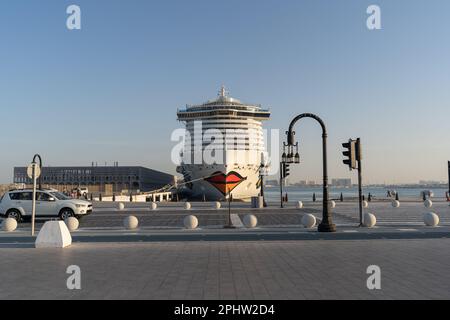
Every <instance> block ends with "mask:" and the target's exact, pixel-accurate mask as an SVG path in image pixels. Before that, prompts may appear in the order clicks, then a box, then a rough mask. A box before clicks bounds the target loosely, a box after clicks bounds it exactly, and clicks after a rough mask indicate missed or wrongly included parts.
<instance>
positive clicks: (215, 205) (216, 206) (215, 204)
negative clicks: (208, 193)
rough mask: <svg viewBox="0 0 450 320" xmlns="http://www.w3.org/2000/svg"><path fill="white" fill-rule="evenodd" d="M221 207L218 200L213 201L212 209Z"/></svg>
mask: <svg viewBox="0 0 450 320" xmlns="http://www.w3.org/2000/svg"><path fill="white" fill-rule="evenodd" d="M221 207H222V205H221V203H220V202H219V201H217V202H214V209H217V210H219V209H220V208H221Z"/></svg>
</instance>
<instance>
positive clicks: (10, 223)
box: [2, 218, 17, 232]
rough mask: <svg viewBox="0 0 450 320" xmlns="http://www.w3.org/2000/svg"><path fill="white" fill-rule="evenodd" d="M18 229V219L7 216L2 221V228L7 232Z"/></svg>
mask: <svg viewBox="0 0 450 320" xmlns="http://www.w3.org/2000/svg"><path fill="white" fill-rule="evenodd" d="M16 229H17V220H16V219H14V218H6V219H5V220H3V222H2V230H3V231H6V232H12V231H15V230H16Z"/></svg>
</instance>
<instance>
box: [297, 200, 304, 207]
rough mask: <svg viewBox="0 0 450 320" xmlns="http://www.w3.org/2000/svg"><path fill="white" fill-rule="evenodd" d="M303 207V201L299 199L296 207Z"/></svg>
mask: <svg viewBox="0 0 450 320" xmlns="http://www.w3.org/2000/svg"><path fill="white" fill-rule="evenodd" d="M301 208H303V202H301V201H299V202H297V209H301Z"/></svg>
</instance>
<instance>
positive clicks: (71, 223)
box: [64, 217, 80, 231]
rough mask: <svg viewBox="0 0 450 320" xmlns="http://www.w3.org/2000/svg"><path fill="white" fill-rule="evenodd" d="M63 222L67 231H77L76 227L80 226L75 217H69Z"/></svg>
mask: <svg viewBox="0 0 450 320" xmlns="http://www.w3.org/2000/svg"><path fill="white" fill-rule="evenodd" d="M64 222H65V223H66V226H67V229H69V231H75V230H78V227H79V226H80V222H79V221H78V219H77V218H75V217H69V218H67V219H66V220H64Z"/></svg>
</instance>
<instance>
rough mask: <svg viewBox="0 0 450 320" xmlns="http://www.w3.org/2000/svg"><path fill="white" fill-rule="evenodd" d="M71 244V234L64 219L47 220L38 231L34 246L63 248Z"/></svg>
mask: <svg viewBox="0 0 450 320" xmlns="http://www.w3.org/2000/svg"><path fill="white" fill-rule="evenodd" d="M71 244H72V236H71V235H70V232H69V229H67V226H66V224H65V223H64V221H47V222H46V223H45V224H44V225H43V226H42V228H41V230H40V231H39V234H38V236H37V239H36V242H35V247H36V248H65V247H67V246H70V245H71Z"/></svg>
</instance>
